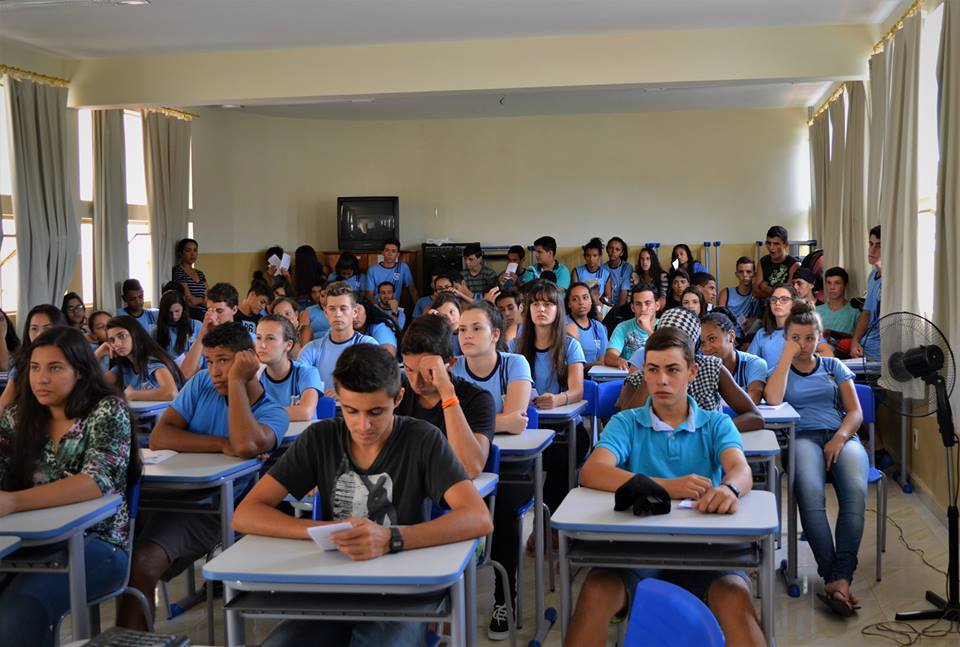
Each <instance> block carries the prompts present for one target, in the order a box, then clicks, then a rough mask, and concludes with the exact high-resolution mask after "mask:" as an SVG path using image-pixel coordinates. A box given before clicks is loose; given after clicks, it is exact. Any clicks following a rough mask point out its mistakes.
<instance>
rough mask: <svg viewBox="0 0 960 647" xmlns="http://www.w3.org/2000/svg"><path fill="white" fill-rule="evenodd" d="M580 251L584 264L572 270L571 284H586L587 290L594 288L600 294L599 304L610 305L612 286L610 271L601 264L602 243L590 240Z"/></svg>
mask: <svg viewBox="0 0 960 647" xmlns="http://www.w3.org/2000/svg"><path fill="white" fill-rule="evenodd" d="M582 249H583V261H584V263H583V265H578V266H577V267H576V268H574V270H573V274H572V276H571V278H570V280H571V281H572V282H573V283H586V284H587V286H588V288H593V287H596V288H597V290H598V291H599V293H600V300H601V302H603V303H606V304H610V303H612V302H613V301H612V298H613V297H612V294H613V293H612V289H613V286H612V283H611V281H610V270H608V269H607V268H606V266H604V265H602V264H601V261H602V260H603V241H602V240H600V239H599V238H591V239H590V240H589V242H587V244H586V245H584V246H583V247H582Z"/></svg>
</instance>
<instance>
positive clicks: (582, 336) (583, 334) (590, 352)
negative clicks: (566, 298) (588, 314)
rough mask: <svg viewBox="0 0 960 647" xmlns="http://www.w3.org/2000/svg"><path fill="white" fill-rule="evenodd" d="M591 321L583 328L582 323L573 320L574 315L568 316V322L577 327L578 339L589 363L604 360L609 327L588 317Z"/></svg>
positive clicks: (584, 356)
mask: <svg viewBox="0 0 960 647" xmlns="http://www.w3.org/2000/svg"><path fill="white" fill-rule="evenodd" d="M587 321H589V322H590V323H589V324H588V325H587V327H586V328H581V327H580V324H578V323H577V322H576V321H574V320H573V317H570V316H569V315H568V316H567V323H568V324H570V323H572V324H573V325H574V326H576V327H577V341H579V342H580V347H581V348H582V349H583V358H584V359H585V360H586V362H587V363H588V364H592V363H594V362H600V361H603V354H604V353H606V352H607V329H606V327H604V325H603V324H602V323H600V321H599V320H597V319H592V318H591V319H588V320H587Z"/></svg>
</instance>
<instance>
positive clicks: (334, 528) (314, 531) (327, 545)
mask: <svg viewBox="0 0 960 647" xmlns="http://www.w3.org/2000/svg"><path fill="white" fill-rule="evenodd" d="M351 528H353V524H351V523H350V522H349V521H344V522H343V523H331V524H327V525H325V526H314V527H313V528H307V533H308V534H309V535H310V539H312V540H313V541H314V543H316V544H317V546H319V547H320V548H322V549H323V550H336V549H337V545H336V544H334V543H333V542H332V541H330V535H333V534H335V533H338V532H340V531H341V530H350V529H351Z"/></svg>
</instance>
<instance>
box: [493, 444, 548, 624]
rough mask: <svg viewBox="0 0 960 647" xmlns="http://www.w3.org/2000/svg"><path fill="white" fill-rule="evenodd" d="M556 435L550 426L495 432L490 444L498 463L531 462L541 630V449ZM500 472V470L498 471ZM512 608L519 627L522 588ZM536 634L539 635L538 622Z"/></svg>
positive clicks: (542, 550)
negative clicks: (498, 454) (514, 610)
mask: <svg viewBox="0 0 960 647" xmlns="http://www.w3.org/2000/svg"><path fill="white" fill-rule="evenodd" d="M556 434H557V432H555V431H554V430H553V429H524V430H523V431H522V432H521V433H519V434H497V435H495V436H494V437H493V444H494V445H496V446H497V447H499V448H500V462H501V463H525V462H529V461H531V460H532V461H533V543H534V554H535V560H534V563H533V572H534V583H535V586H534V599H535V604H536V607H535V608H536V610H537V623H544V625H543V627H544V632H545V631H546V630H547V629H548V628H549V625H550V623H549V622H545V618H544V611H545V608H544V607H545V603H544V600H543V592H544V577H543V554H544V544H543V540H544V528H543V451H544V450H545V449H546V448H547V447H549V446H550V444H551V443H552V442H553V439H554V437H555V436H556ZM502 473H503V472H502V471H501V474H502ZM501 482H503V483H506V484H508V483H510V480H509V479H506V480H502V481H501ZM520 483H522V484H523V485H526V482H525V481H521V482H520ZM517 568H523V565H522V564H519V565H518V566H517ZM516 611H517V614H516V615H517V627H518V628H520V627H522V624H521V623H522V622H523V620H522V619H523V613H522V611H523V591H518V592H517V609H516ZM536 635H537V636H539V635H541V632H540V628H539V624H538V629H537V633H536Z"/></svg>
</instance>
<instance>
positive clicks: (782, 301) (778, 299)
mask: <svg viewBox="0 0 960 647" xmlns="http://www.w3.org/2000/svg"><path fill="white" fill-rule="evenodd" d="M791 301H793V297H770V303H779V304H781V305H786V304H787V303H790V302H791Z"/></svg>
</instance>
